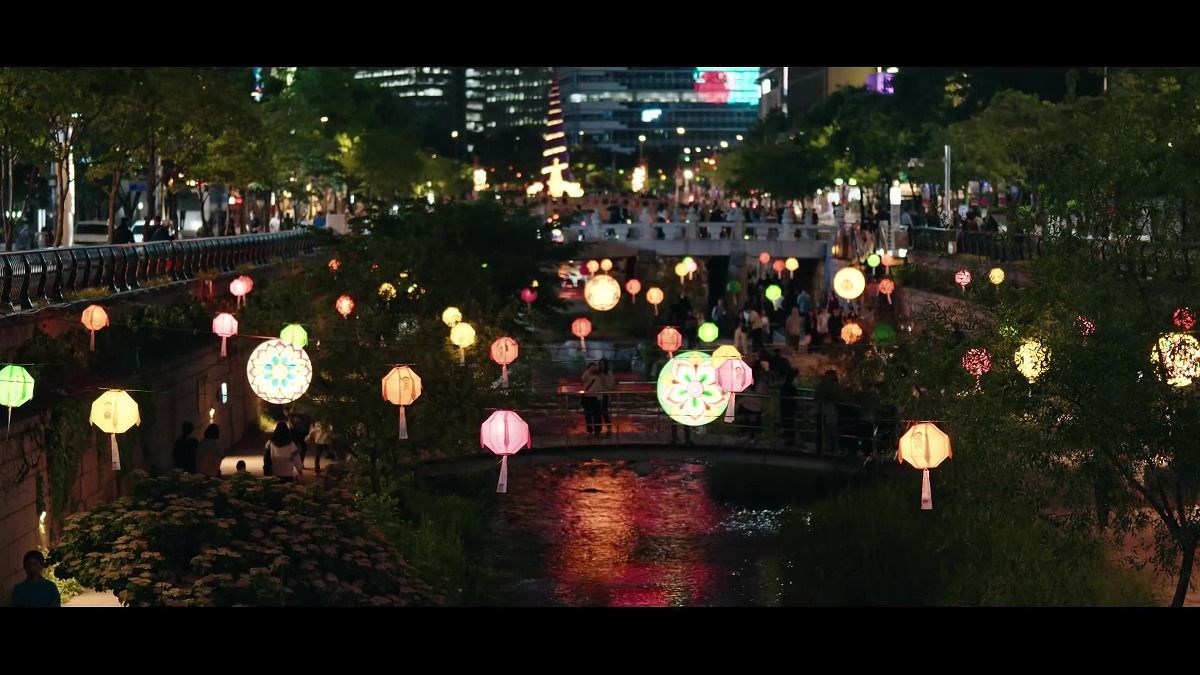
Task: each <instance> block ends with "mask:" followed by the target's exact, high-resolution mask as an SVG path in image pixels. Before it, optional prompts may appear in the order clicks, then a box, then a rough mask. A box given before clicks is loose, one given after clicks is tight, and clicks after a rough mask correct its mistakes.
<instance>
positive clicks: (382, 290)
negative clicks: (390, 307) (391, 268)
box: [377, 281, 396, 302]
mask: <svg viewBox="0 0 1200 675" xmlns="http://www.w3.org/2000/svg"><path fill="white" fill-rule="evenodd" d="M377 292H378V293H379V299H380V300H383V301H384V302H391V301H392V300H395V299H396V287H395V286H393V285H392V284H391V282H388V281H385V282H383V283H382V284H379V290H378V291H377Z"/></svg>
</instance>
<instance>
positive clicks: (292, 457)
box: [263, 422, 304, 483]
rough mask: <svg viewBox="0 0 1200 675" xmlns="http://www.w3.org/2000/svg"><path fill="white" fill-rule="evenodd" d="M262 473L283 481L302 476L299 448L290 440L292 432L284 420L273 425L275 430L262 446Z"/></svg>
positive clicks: (287, 481)
mask: <svg viewBox="0 0 1200 675" xmlns="http://www.w3.org/2000/svg"><path fill="white" fill-rule="evenodd" d="M263 475H264V476H274V477H276V478H278V479H279V480H281V481H283V482H285V483H290V482H292V481H294V480H296V478H299V477H302V476H304V462H303V461H302V460H301V459H300V448H298V447H296V444H295V442H293V441H292V432H291V430H289V429H288V425H287V423H286V422H280V423H279V424H276V425H275V432H274V433H272V434H271V439H270V440H269V441H267V445H266V446H265V447H264V448H263Z"/></svg>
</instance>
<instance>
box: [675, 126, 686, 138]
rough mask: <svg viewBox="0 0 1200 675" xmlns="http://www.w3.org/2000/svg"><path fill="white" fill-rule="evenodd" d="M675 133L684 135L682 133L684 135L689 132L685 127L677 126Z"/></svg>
mask: <svg viewBox="0 0 1200 675" xmlns="http://www.w3.org/2000/svg"><path fill="white" fill-rule="evenodd" d="M675 133H677V134H679V135H680V136H682V135H684V134H685V133H687V129H684V128H683V127H675Z"/></svg>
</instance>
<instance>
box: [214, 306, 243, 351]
mask: <svg viewBox="0 0 1200 675" xmlns="http://www.w3.org/2000/svg"><path fill="white" fill-rule="evenodd" d="M212 331H213V334H214V335H220V336H221V358H225V341H226V340H228V339H229V338H231V337H233V336H234V335H237V332H238V322H237V319H236V318H235V317H234V316H233V315H232V314H229V313H228V312H221V313H220V314H218V315H217V316H216V317H214V318H213V322H212Z"/></svg>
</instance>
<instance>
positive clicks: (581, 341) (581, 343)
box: [579, 338, 587, 352]
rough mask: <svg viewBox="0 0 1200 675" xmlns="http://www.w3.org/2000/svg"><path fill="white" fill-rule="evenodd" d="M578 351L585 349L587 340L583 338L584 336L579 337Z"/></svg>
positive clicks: (584, 350)
mask: <svg viewBox="0 0 1200 675" xmlns="http://www.w3.org/2000/svg"><path fill="white" fill-rule="evenodd" d="M579 351H581V352H586V351H587V340H585V339H584V338H579Z"/></svg>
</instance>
